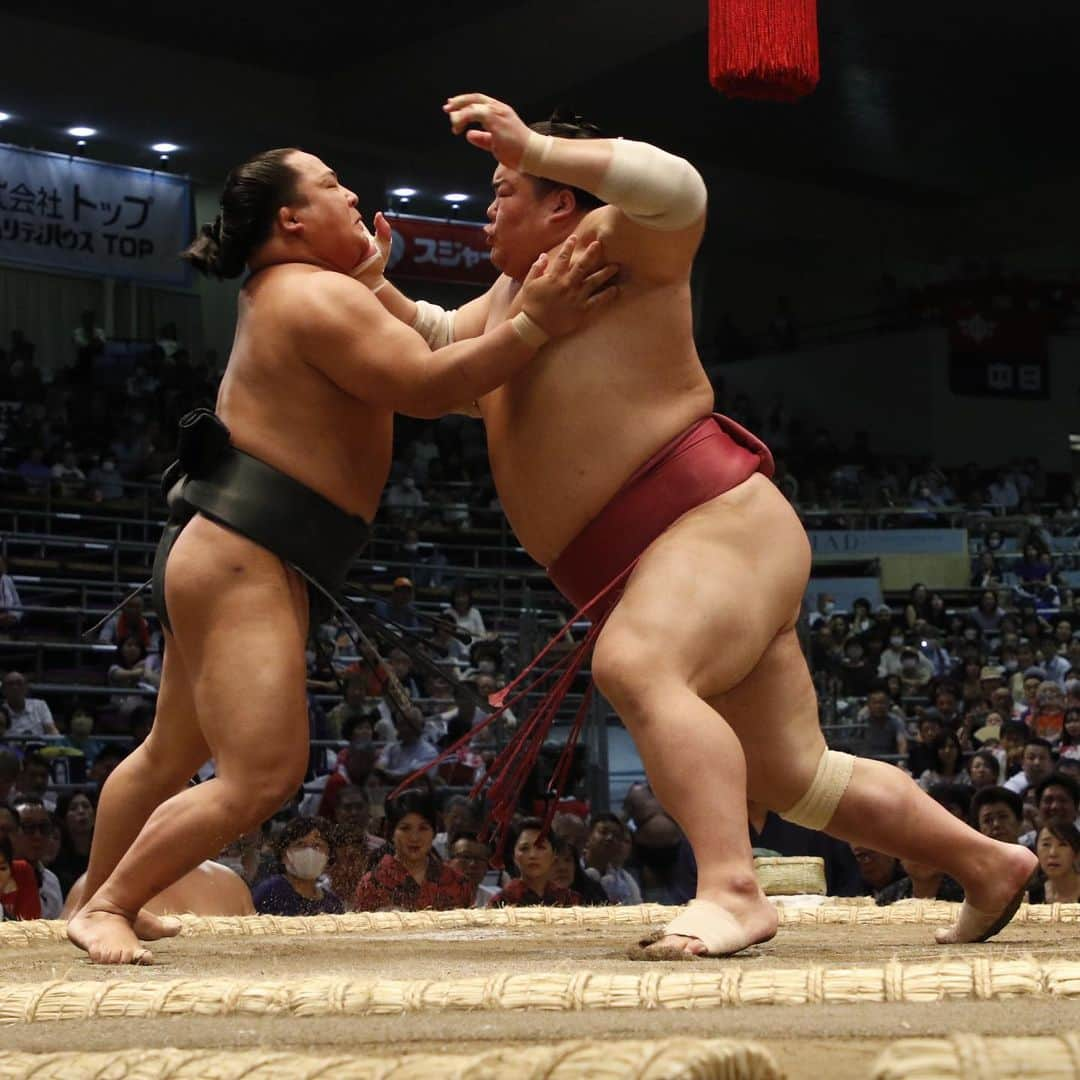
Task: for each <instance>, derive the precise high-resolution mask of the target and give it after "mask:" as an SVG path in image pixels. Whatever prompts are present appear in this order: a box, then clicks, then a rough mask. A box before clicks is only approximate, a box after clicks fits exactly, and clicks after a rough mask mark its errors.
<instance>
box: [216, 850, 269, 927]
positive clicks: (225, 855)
mask: <svg viewBox="0 0 1080 1080" xmlns="http://www.w3.org/2000/svg"><path fill="white" fill-rule="evenodd" d="M262 838H263V837H262V830H261V829H252V830H251V832H246V833H244V834H243V835H241V836H238V837H237V838H236V839H235V840H233V841H232V842H231V843H228V844H226V845H225V846H224V847H223V848H222V849H221V852H220V853H219V854H218V856H217V858H216V859H215V860H214V862H217V863H221V865H222V866H226V867H228V868H229V869H230V870H231V871H232V872H233V873H234V874H236V875H237V876H238V877H240V878H241V879H242V880H243V882H244V884H245V885H247V886H249V887H250V886H252V885H254V884H255V882H256V881H257V880H258V876H259V860H260V855H261V849H262ZM248 902H249V903H250V902H251V898H250V896H249V897H248ZM251 913H252V914H253V913H254V908H252V912H251Z"/></svg>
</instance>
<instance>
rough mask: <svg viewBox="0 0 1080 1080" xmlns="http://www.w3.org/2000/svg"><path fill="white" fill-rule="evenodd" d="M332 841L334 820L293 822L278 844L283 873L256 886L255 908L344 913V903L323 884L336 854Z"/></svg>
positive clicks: (273, 912)
mask: <svg viewBox="0 0 1080 1080" xmlns="http://www.w3.org/2000/svg"><path fill="white" fill-rule="evenodd" d="M332 840H333V837H332V832H331V827H330V823H329V822H328V821H326V820H325V819H324V818H317V817H315V818H294V819H293V820H292V821H290V822H289V823H288V824H287V825H286V826H285V827H284V828H283V829H282V830H281V832H280V833H279V834H278V837H277V842H276V844H275V851H276V853H277V856H278V858H279V859H280V860H281V867H282V872H281V873H280V874H275V875H274V876H273V877H269V878H267V879H266V880H265V881H263V882H262V883H261V884H259V885H257V886H256V887H255V891H254V892H253V894H252V900H253V901H254V903H255V910H256V911H257V912H258V913H259V914H260V915H340V914H342V913H343V912H344V911H345V907H344V905H343V904H342V902H341V901H340V900H339V899H338V898H337V897H336V896H335V895H334V894H333V893H332V892H331V891H330V890H329V889H328V888H325V887H323V886H322V885H320V884H319V878H320V877H322V875H323V872H324V871H325V870H326V867H327V864H328V863H329V861H330V858H331V855H332V850H331V845H332Z"/></svg>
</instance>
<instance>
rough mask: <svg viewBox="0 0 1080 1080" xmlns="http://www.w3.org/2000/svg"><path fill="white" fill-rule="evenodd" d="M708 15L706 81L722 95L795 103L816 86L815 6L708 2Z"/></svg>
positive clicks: (774, 0)
mask: <svg viewBox="0 0 1080 1080" xmlns="http://www.w3.org/2000/svg"><path fill="white" fill-rule="evenodd" d="M709 12H710V19H709V80H710V82H711V83H712V84H713V86H715V87H716V89H717V90H719V91H720V92H721V93H722V94H727V95H728V96H729V97H742V98H752V99H756V100H759V101H796V100H798V99H799V98H801V97H804V96H805V95H806V94H809V93H810V91H811V90H813V89H814V87H815V86H817V84H818V80H819V79H820V78H821V60H820V57H819V55H818V30H817V0H709Z"/></svg>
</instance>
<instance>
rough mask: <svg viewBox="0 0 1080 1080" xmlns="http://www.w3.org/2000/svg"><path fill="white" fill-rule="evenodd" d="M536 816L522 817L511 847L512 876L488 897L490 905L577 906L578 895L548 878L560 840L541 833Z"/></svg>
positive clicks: (542, 826) (579, 901) (541, 829)
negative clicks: (513, 875) (499, 890)
mask: <svg viewBox="0 0 1080 1080" xmlns="http://www.w3.org/2000/svg"><path fill="white" fill-rule="evenodd" d="M543 830H544V823H543V822H542V821H541V820H540V819H539V818H525V819H524V820H523V821H522V822H521V823H520V825H518V827H517V831H516V835H515V837H514V846H513V852H514V855H513V869H514V870H515V871H516V874H517V876H516V877H514V878H513V879H512V880H511V881H510V882H509V883H508V884H507V885H506V887H505V888H503V889H502V891H501V892H499V893H497V894H496V895H495V896H494V897H493V898H492V900H491V906H492V907H540V906H543V907H577V906H578V905H580V904H581V896H580V895H579V894H578V893H576V892H574V891H573V890H572V889H563V888H560V887H559V886H558V885H556V884H555V883H554V882H553V881H552V880H551V874H552V870H553V868H554V864H555V855H556V852H557V851H558V850H559V849H560V848H561V847H562V846H563V841H562V840H560V839H559V838H558V837H557V836H554V835H548V836H545V835H544V832H543Z"/></svg>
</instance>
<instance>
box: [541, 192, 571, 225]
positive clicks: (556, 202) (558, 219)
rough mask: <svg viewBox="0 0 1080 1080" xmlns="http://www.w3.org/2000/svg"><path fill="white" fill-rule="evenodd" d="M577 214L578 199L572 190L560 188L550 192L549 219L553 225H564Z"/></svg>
mask: <svg viewBox="0 0 1080 1080" xmlns="http://www.w3.org/2000/svg"><path fill="white" fill-rule="evenodd" d="M577 213H578V204H577V197H576V196H575V195H574V193H573V192H572V191H571V190H570V188H566V187H559V188H555V190H554V191H552V192H549V194H548V217H549V219H550V220H551V221H552V222H553V223H558V224H560V225H561V224H564V223H566V222H568V221H569V220H570V219H571V218H573V217H574V216H575V215H576V214H577Z"/></svg>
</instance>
